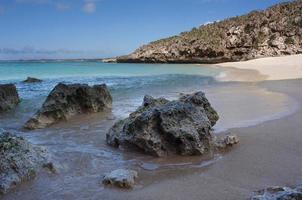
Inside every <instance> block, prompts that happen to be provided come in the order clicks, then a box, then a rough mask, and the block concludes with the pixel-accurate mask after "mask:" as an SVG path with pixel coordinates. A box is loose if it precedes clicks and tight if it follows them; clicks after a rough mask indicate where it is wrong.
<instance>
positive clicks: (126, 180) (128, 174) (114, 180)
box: [103, 169, 138, 189]
mask: <svg viewBox="0 0 302 200" xmlns="http://www.w3.org/2000/svg"><path fill="white" fill-rule="evenodd" d="M137 178H138V173H137V172H136V171H134V170H125V169H117V170H114V171H112V172H110V173H108V174H105V176H104V178H103V184H104V185H111V186H116V187H119V188H126V189H129V188H132V187H133V185H134V183H135V179H137Z"/></svg>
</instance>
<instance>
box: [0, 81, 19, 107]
mask: <svg viewBox="0 0 302 200" xmlns="http://www.w3.org/2000/svg"><path fill="white" fill-rule="evenodd" d="M19 102H20V99H19V95H18V92H17V88H16V86H15V85H14V84H0V113H1V112H5V111H8V110H11V109H13V108H14V107H15V106H16V105H17V104H18V103H19Z"/></svg>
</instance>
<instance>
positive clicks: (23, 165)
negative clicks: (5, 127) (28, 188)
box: [0, 132, 54, 194]
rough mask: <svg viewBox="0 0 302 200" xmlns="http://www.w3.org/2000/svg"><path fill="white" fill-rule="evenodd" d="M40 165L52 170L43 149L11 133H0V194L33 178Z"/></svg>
mask: <svg viewBox="0 0 302 200" xmlns="http://www.w3.org/2000/svg"><path fill="white" fill-rule="evenodd" d="M42 167H44V168H48V169H49V170H51V171H52V172H53V171H54V166H53V164H52V163H51V162H50V157H49V154H48V153H47V151H46V150H45V149H43V148H41V147H37V146H35V145H32V144H30V143H29V142H27V141H26V140H25V139H24V138H22V137H18V136H15V135H13V134H11V133H7V132H6V133H0V194H4V193H6V192H8V191H9V190H10V189H11V188H13V187H15V186H16V185H17V184H19V183H21V182H22V181H26V180H29V179H32V178H34V177H35V176H36V172H37V171H38V170H39V169H40V168H42Z"/></svg>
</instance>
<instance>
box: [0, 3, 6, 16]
mask: <svg viewBox="0 0 302 200" xmlns="http://www.w3.org/2000/svg"><path fill="white" fill-rule="evenodd" d="M4 12H5V9H4V6H2V5H0V15H3V14H4Z"/></svg>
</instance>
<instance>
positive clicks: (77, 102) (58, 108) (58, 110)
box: [24, 83, 112, 129]
mask: <svg viewBox="0 0 302 200" xmlns="http://www.w3.org/2000/svg"><path fill="white" fill-rule="evenodd" d="M111 107H112V97H111V95H110V93H109V90H108V89H107V86H106V85H105V84H103V85H95V86H92V87H90V86H88V85H86V84H71V85H65V84H63V83H59V84H58V85H57V86H56V87H55V88H54V89H53V90H52V91H51V92H50V94H49V95H48V97H47V99H46V100H45V102H44V103H43V105H42V108H41V109H40V110H39V111H38V112H37V113H36V114H35V116H34V117H33V118H31V119H30V120H29V121H28V122H27V123H26V124H25V126H24V128H26V129H37V128H45V127H47V126H49V125H51V124H54V123H57V122H59V121H62V120H68V119H69V118H70V117H72V116H74V115H77V114H81V113H84V114H86V113H96V112H101V111H105V110H108V109H110V108H111Z"/></svg>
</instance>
